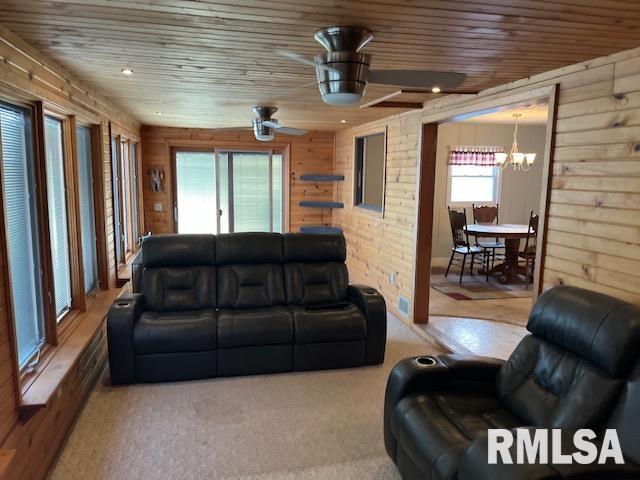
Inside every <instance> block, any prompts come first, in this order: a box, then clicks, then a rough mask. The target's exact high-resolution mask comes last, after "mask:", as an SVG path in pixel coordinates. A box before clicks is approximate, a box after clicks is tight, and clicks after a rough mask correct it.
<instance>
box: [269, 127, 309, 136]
mask: <svg viewBox="0 0 640 480" xmlns="http://www.w3.org/2000/svg"><path fill="white" fill-rule="evenodd" d="M276 131H277V132H278V133H284V134H285V135H295V136H297V137H299V136H301V135H304V134H305V133H307V131H306V130H300V129H299V128H293V127H278V128H277V129H276Z"/></svg>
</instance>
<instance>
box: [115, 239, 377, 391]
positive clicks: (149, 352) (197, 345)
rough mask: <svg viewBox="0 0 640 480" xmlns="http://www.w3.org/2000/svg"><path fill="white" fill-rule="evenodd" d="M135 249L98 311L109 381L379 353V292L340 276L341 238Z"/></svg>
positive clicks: (350, 360) (344, 362) (287, 366)
mask: <svg viewBox="0 0 640 480" xmlns="http://www.w3.org/2000/svg"><path fill="white" fill-rule="evenodd" d="M141 255H142V257H141V258H142V261H141V265H140V272H138V273H139V275H138V278H139V281H136V282H134V293H133V294H131V295H127V296H123V297H122V298H120V299H118V300H116V301H115V302H114V304H113V306H112V307H111V309H110V311H109V315H108V319H107V335H108V346H109V367H110V372H111V380H112V383H114V384H122V383H133V382H155V381H170V380H187V379H196V378H204V377H215V376H228V375H246V374H254V373H273V372H285V371H290V370H311V369H326V368H341V367H354V366H360V365H373V364H378V363H382V361H383V360H384V351H385V343H386V307H385V303H384V299H383V297H382V296H381V295H380V294H379V293H378V292H376V291H375V290H374V289H373V288H370V287H364V286H358V285H349V277H348V273H347V267H346V265H345V259H346V246H345V240H344V237H343V236H342V235H314V234H285V235H281V234H278V233H235V234H225V235H217V236H214V235H161V236H151V237H149V238H147V239H146V240H145V242H144V244H143V247H142V254H141ZM136 290H140V291H139V292H137V291H136Z"/></svg>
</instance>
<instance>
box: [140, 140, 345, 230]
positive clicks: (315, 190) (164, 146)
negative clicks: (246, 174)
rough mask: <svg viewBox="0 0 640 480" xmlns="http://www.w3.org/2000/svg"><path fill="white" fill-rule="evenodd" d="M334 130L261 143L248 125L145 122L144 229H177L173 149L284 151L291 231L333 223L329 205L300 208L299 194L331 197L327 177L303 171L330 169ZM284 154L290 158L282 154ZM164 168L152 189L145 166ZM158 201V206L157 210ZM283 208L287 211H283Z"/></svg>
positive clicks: (306, 196) (331, 188)
mask: <svg viewBox="0 0 640 480" xmlns="http://www.w3.org/2000/svg"><path fill="white" fill-rule="evenodd" d="M333 138H334V134H333V132H309V133H307V134H306V135H304V136H301V137H294V136H284V135H281V136H278V137H276V140H275V141H273V142H259V141H257V140H256V139H255V137H254V135H253V132H252V131H251V130H247V129H238V130H233V129H229V130H227V129H224V130H207V129H189V128H170V127H144V128H143V129H142V142H141V147H142V176H143V183H144V186H143V197H144V216H145V230H146V231H152V232H153V233H156V234H162V233H172V232H174V231H175V225H174V221H173V189H174V187H173V185H174V179H173V172H172V170H173V169H172V160H171V149H172V148H179V147H183V148H193V147H199V148H211V149H214V148H218V149H225V148H228V149H233V148H236V149H247V148H254V149H273V150H280V151H282V152H283V155H284V158H285V165H286V164H287V163H288V165H289V170H290V171H289V182H288V185H286V188H288V190H289V200H290V201H289V205H288V217H289V222H288V227H289V230H290V231H292V232H296V231H298V230H299V229H300V226H301V225H310V224H312V225H320V224H322V225H331V216H332V212H331V210H324V209H315V208H305V207H300V206H299V205H298V202H299V201H300V200H302V199H306V200H309V199H311V200H320V201H330V200H332V199H333V185H332V184H331V183H328V182H303V181H300V180H299V178H300V176H301V175H304V174H305V173H318V174H327V175H328V174H331V173H332V170H333ZM287 158H288V162H287V161H286V159H287ZM152 168H160V169H161V170H162V171H164V191H163V192H153V191H152V190H151V188H150V184H149V171H150V170H151V169H152ZM156 204H158V205H160V208H161V209H162V210H161V211H156V210H155V207H156ZM286 210H287V209H286V208H285V214H286ZM285 218H286V215H285Z"/></svg>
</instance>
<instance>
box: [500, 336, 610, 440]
mask: <svg viewBox="0 0 640 480" xmlns="http://www.w3.org/2000/svg"><path fill="white" fill-rule="evenodd" d="M621 388H622V380H618V379H613V378H611V377H610V376H609V375H607V373H606V372H605V371H604V370H602V369H600V368H599V367H597V366H596V365H593V364H592V363H591V362H589V361H588V360H585V359H584V358H582V357H580V356H578V355H574V354H572V353H570V352H567V351H566V350H564V349H561V348H559V347H557V346H556V345H554V344H553V343H550V342H546V341H543V340H541V339H540V338H538V337H536V336H535V335H529V336H527V337H525V338H523V339H522V341H521V342H520V343H519V344H518V346H517V347H516V349H515V350H514V352H513V353H512V354H511V356H510V357H509V359H508V360H507V363H506V364H505V365H504V366H503V367H502V368H501V370H500V372H499V373H498V377H497V390H498V393H499V396H500V398H501V399H502V401H503V403H504V404H505V406H506V407H507V408H509V410H510V411H511V412H513V413H514V414H515V415H516V416H518V417H519V418H521V419H522V420H523V421H524V423H525V424H527V425H533V426H538V427H546V428H594V429H598V428H599V427H600V426H602V422H603V421H604V418H605V417H606V416H607V415H608V414H609V412H610V408H611V406H612V403H613V401H614V400H615V398H616V397H617V395H618V393H619V391H620V389H621Z"/></svg>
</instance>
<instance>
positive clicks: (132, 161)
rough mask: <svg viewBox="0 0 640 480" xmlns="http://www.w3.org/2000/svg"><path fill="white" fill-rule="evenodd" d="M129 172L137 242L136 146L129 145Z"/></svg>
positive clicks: (133, 223)
mask: <svg viewBox="0 0 640 480" xmlns="http://www.w3.org/2000/svg"><path fill="white" fill-rule="evenodd" d="M129 170H130V171H131V174H130V175H129V178H130V179H131V231H132V237H133V241H134V242H137V241H138V237H139V236H140V232H139V231H138V169H137V164H136V145H135V143H130V144H129Z"/></svg>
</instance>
